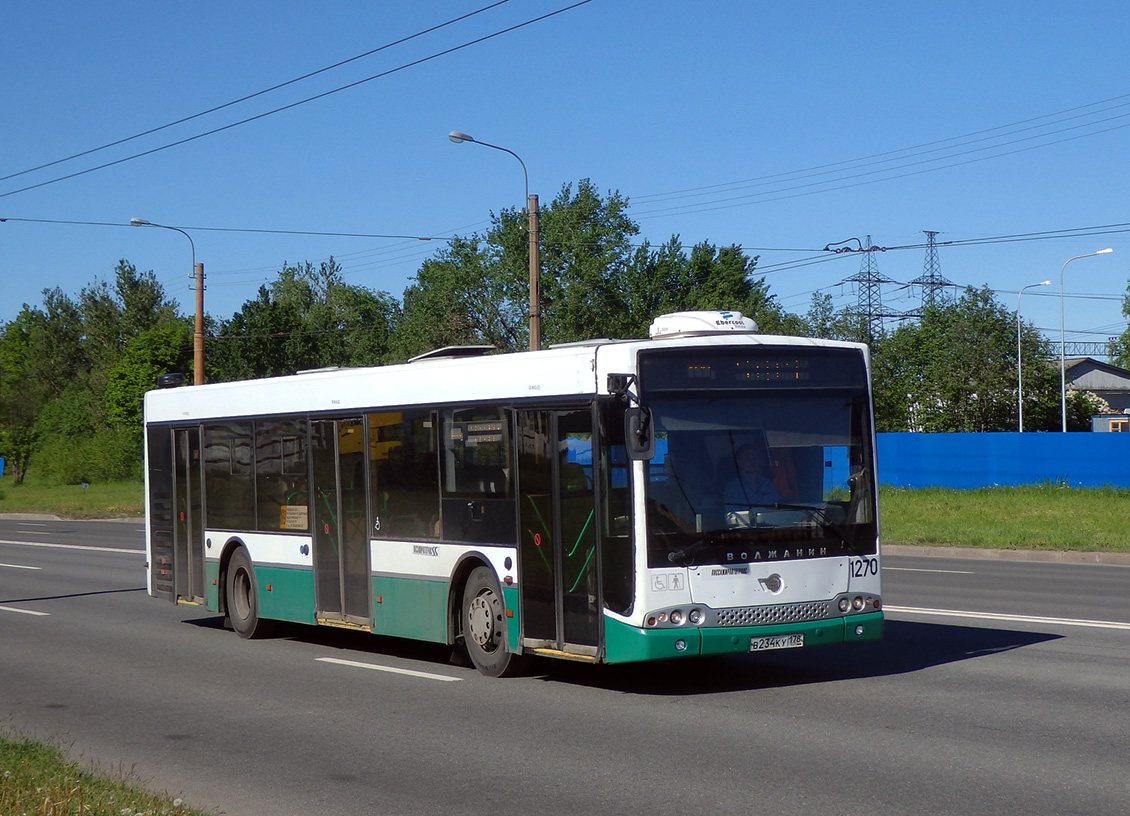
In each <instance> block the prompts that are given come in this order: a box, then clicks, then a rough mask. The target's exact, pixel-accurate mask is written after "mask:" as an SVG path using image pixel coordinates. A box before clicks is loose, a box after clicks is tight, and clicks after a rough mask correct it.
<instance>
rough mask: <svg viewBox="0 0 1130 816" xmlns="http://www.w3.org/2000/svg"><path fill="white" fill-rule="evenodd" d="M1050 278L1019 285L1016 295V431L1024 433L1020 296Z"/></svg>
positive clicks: (1042, 284)
mask: <svg viewBox="0 0 1130 816" xmlns="http://www.w3.org/2000/svg"><path fill="white" fill-rule="evenodd" d="M1049 285H1051V281H1050V280H1046V281H1040V282H1039V283H1030V284H1028V285H1027V286H1024V287H1021V289H1020V292H1019V294H1017V296H1016V432H1017V433H1024V392H1023V389H1022V385H1021V383H1022V380H1021V379H1020V298H1021V297H1023V296H1024V291H1025V290H1026V289H1034V288H1035V287H1037V286H1049Z"/></svg>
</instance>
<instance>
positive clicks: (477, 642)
mask: <svg viewBox="0 0 1130 816" xmlns="http://www.w3.org/2000/svg"><path fill="white" fill-rule="evenodd" d="M460 620H461V623H462V627H463V645H464V648H465V649H466V650H467V656H468V657H469V658H471V663H472V664H473V665H474V667H475V668H476V669H478V670H479V671H480V672H481V673H482V674H485V675H486V676H487V677H504V676H506V675H507V674H512V673H513V672H514V671H516V670H517V668H518V665H519V660H518V658H517V656H516V655H515V654H514V653H513V652H511V651H510V649H509V648H508V646H507V638H506V607H505V605H504V604H503V602H502V591H501V590H500V589H499V588H498V581H497V580H495V577H494V573H493V572H492V571H491V570H490V569H488V568H487V567H476V568H475V569H474V570H472V571H471V574H470V575H469V576H468V577H467V583H466V584H465V585H464V586H463V607H462V614H461V616H460Z"/></svg>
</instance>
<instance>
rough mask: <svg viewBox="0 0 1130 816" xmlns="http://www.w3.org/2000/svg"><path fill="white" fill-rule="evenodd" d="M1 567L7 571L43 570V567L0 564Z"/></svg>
mask: <svg viewBox="0 0 1130 816" xmlns="http://www.w3.org/2000/svg"><path fill="white" fill-rule="evenodd" d="M0 567H5V568H6V569H29V570H41V569H43V567H29V566H27V565H25V564H0Z"/></svg>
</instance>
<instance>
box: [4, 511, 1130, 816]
mask: <svg viewBox="0 0 1130 816" xmlns="http://www.w3.org/2000/svg"><path fill="white" fill-rule="evenodd" d="M39 524H46V525H47V526H36V525H39ZM140 530H141V528H140V524H139V523H137V522H133V523H112V522H46V523H45V522H22V521H20V522H17V521H9V520H0V722H6V723H8V724H10V725H11V726H13V727H16V728H19V729H21V730H23V731H24V732H25V733H31V734H33V735H35V736H39V737H56V738H59V739H61V740H63V741H64V743H65V744H67V745H70V746H71V748H72V752H73V753H74V755H75V756H81V757H83V758H85V759H90V760H94V761H96V762H98V763H99V764H101V765H102V766H103V767H112V768H118V767H123V768H126V769H131V768H132V769H133V770H134V771H135V772H136V773H137V774H138V775H139V776H140V777H141V778H142V779H145V780H147V781H148V783H149V785H150V786H151V787H154V788H156V789H159V790H160V789H164V790H167V791H169V792H170V793H171V794H178V795H183V796H184V798H185V799H186V800H187V801H189V802H190V803H192V804H195V805H199V806H206V807H214V808H217V809H219V810H222V811H224V812H226V813H229V814H233V816H245V815H246V816H252V815H254V816H260V815H261V814H319V815H322V814H325V815H327V816H329V815H332V814H351V815H356V814H370V813H372V814H530V813H539V814H541V815H542V816H559V814H568V815H569V816H577V814H580V813H583V814H605V813H607V814H618V815H619V814H679V816H686V815H687V814H696V815H697V814H760V813H765V814H769V813H773V814H802V813H803V814H812V813H828V814H834V813H849V814H851V813H860V814H869V816H870V815H871V814H899V816H906V814H954V815H955V816H956V814H961V816H974V815H976V814H1024V816H1030V814H1034V813H1035V814H1086V816H1094V815H1095V814H1104V816H1106V814H1130V566H1122V565H1087V564H1075V563H1048V562H1035V561H1014V560H993V559H984V558H976V559H974V558H941V557H920V556H905V555H888V556H887V557H886V559H885V565H884V569H885V574H884V581H885V587H884V600H885V602H886V605H887V608H888V615H889V617H888V626H887V637H886V638H885V640H884V641H882V642H880V643H876V644H868V645H863V646H856V647H850V648H832V649H824V650H804V651H799V650H798V651H792V652H776V653H771V654H766V655H759V656H757V657H752V656H751V657H748V658H726V659H718V660H705V661H695V662H687V663H680V664H663V665H656V664H649V665H644V666H625V667H608V666H606V667H589V666H580V665H571V664H561V663H547V664H545V665H541V666H539V667H538V669H539V671H540V672H542V673H534V674H530V675H528V676H525V677H519V678H514V679H505V680H491V679H488V678H485V677H481V676H480V675H478V674H477V673H475V672H474V671H473V670H471V669H466V668H462V667H459V666H455V665H452V664H450V663H449V662H448V661H447V654H446V651H445V650H444V649H441V648H437V647H435V646H429V645H420V644H414V643H411V642H406V641H397V640H393V639H387V638H376V637H370V636H363V635H354V634H352V633H344V632H336V631H324V630H314V629H311V628H304V627H290V628H287V629H286V630H285V631H284V633H283V635H282V636H280V637H278V638H275V639H271V640H265V641H254V642H247V641H242V640H240V639H239V638H238V637H236V636H235V635H234V634H233V633H232V632H230V631H227V630H225V629H224V628H223V625H222V621H221V620H220V619H219V618H217V617H216V616H214V615H212V614H211V613H208V612H203V611H200V610H197V609H194V608H191V607H176V606H173V605H171V604H168V603H165V602H162V601H157V600H154V599H152V598H149V597H148V596H147V595H146V594H145V591H144V588H143V587H144V573H143V570H142V564H143V560H144V559H143V555H142V553H141V552H140V548H141V532H140ZM14 542H27V543H14ZM58 545H64V546H58Z"/></svg>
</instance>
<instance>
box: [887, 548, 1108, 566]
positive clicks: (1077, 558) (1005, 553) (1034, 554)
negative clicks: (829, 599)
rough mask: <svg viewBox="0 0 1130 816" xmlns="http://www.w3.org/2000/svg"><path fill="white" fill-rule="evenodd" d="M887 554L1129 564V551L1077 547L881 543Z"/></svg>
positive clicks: (1065, 562) (1064, 562)
mask: <svg viewBox="0 0 1130 816" xmlns="http://www.w3.org/2000/svg"><path fill="white" fill-rule="evenodd" d="M883 552H885V553H888V554H890V555H925V556H938V557H944V558H987V559H997V560H1006V561H1038V562H1052V563H1061V564H1115V565H1119V566H1130V553H1121V552H1099V551H1092V552H1082V551H1079V550H992V549H982V548H980V547H940V546H929V545H921V546H919V545H917V544H884V545H883Z"/></svg>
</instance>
